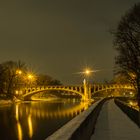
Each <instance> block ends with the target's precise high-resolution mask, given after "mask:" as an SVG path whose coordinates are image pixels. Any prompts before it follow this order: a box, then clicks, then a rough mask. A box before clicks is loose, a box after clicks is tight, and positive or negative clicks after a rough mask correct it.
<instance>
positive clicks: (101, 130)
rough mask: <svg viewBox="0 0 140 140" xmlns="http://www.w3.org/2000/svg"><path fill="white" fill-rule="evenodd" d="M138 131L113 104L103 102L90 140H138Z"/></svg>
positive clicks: (139, 133) (139, 131)
mask: <svg viewBox="0 0 140 140" xmlns="http://www.w3.org/2000/svg"><path fill="white" fill-rule="evenodd" d="M139 139H140V129H139V128H138V126H137V125H136V124H135V123H133V122H132V121H131V120H130V119H129V118H128V117H127V116H126V115H125V114H124V113H123V112H122V111H121V110H120V109H119V107H117V105H116V104H115V103H114V101H113V100H109V101H107V102H105V104H104V105H103V107H102V110H101V112H100V115H99V117H98V120H97V124H96V127H95V132H94V135H92V137H91V140H139Z"/></svg>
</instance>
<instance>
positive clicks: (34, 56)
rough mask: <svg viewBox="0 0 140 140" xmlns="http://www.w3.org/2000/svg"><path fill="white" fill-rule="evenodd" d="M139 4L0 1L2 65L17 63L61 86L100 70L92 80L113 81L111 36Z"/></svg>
mask: <svg viewBox="0 0 140 140" xmlns="http://www.w3.org/2000/svg"><path fill="white" fill-rule="evenodd" d="M138 1H139V0H1V1H0V63H2V62H4V61H7V60H13V61H15V60H21V61H23V62H25V63H27V64H28V65H29V66H31V67H32V69H34V71H35V72H37V73H44V74H48V75H50V76H52V77H54V78H57V79H59V80H61V81H62V82H63V83H64V84H81V83H82V80H83V79H82V78H83V77H82V76H81V75H77V74H75V73H76V72H78V71H82V70H83V69H84V68H85V67H88V66H89V67H91V68H92V69H100V70H101V71H100V72H98V73H95V74H93V75H92V76H91V80H92V81H104V80H105V79H107V80H108V79H111V78H112V75H113V67H114V56H115V54H116V52H115V50H114V49H113V45H112V42H113V37H112V35H111V34H110V33H109V31H110V30H112V29H115V28H116V26H117V23H118V22H119V20H120V18H121V16H123V15H124V13H125V12H126V11H127V10H128V9H130V8H131V7H132V6H133V5H134V4H135V3H137V2H138Z"/></svg>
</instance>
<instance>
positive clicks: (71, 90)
mask: <svg viewBox="0 0 140 140" xmlns="http://www.w3.org/2000/svg"><path fill="white" fill-rule="evenodd" d="M49 90H56V91H68V92H73V93H76V94H78V95H80V96H81V98H84V95H83V94H82V93H81V92H79V91H77V90H73V89H70V88H60V87H58V88H56V87H55V88H53V87H52V88H44V89H40V90H34V89H32V91H31V92H29V93H27V94H24V95H23V96H22V97H23V98H24V99H26V98H30V97H31V96H32V95H34V94H37V93H39V92H42V91H49Z"/></svg>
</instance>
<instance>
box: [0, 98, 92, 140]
mask: <svg viewBox="0 0 140 140" xmlns="http://www.w3.org/2000/svg"><path fill="white" fill-rule="evenodd" d="M88 106H89V104H88V103H85V102H77V101H76V100H73V101H71V100H69V101H68V100H65V101H61V102H26V103H18V104H15V105H13V106H11V108H7V110H10V112H8V111H7V110H6V109H4V110H3V111H1V110H0V115H1V116H2V117H1V120H5V122H8V121H9V123H10V124H11V127H10V128H9V127H8V125H9V123H3V122H2V121H0V129H3V132H8V133H9V135H6V133H5V134H3V135H2V134H0V137H1V138H2V139H3V140H5V139H6V140H7V139H10V140H43V139H45V138H46V137H48V136H49V135H50V134H52V133H53V132H54V131H56V130H57V129H58V128H60V126H62V125H64V124H65V123H66V122H67V121H69V120H70V119H71V118H73V117H74V116H76V115H78V114H79V113H81V112H82V111H83V110H86V109H87V108H88ZM10 113H12V116H11V117H10V118H8V117H7V116H8V115H9V114H10ZM7 128H8V129H7Z"/></svg>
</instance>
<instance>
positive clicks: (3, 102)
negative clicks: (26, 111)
mask: <svg viewBox="0 0 140 140" xmlns="http://www.w3.org/2000/svg"><path fill="white" fill-rule="evenodd" d="M9 104H12V101H11V100H0V107H1V106H4V105H9Z"/></svg>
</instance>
